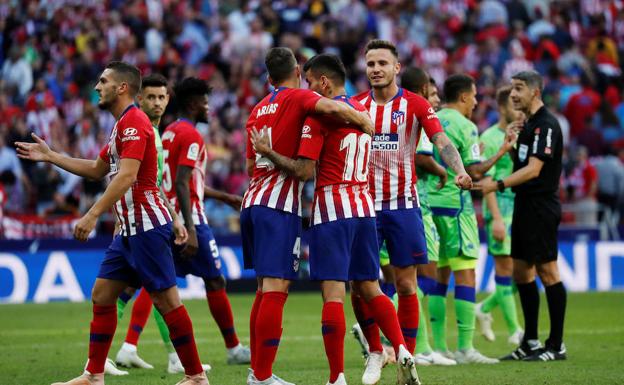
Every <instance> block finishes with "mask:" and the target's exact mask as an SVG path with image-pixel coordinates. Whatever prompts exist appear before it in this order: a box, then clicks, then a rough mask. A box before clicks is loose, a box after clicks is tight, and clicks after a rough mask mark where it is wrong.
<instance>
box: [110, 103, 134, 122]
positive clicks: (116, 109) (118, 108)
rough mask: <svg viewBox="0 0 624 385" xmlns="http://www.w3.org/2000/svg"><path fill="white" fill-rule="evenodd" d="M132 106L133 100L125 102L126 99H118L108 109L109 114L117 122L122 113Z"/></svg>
mask: <svg viewBox="0 0 624 385" xmlns="http://www.w3.org/2000/svg"><path fill="white" fill-rule="evenodd" d="M133 104H134V101H133V100H127V99H125V98H124V99H121V98H120V99H119V100H118V101H117V103H115V104H114V105H112V106H111V108H110V109H109V111H110V113H111V114H113V117H115V120H119V118H121V115H122V114H123V113H124V111H126V109H127V108H128V107H130V106H131V105H133Z"/></svg>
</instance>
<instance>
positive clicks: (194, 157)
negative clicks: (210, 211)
mask: <svg viewBox="0 0 624 385" xmlns="http://www.w3.org/2000/svg"><path fill="white" fill-rule="evenodd" d="M162 143H163V158H164V168H163V182H162V186H163V190H164V191H165V195H166V196H167V199H169V202H171V205H173V207H175V210H176V212H177V213H179V214H180V218H182V220H184V216H183V215H182V212H181V210H180V202H179V201H178V199H177V198H176V191H175V180H176V175H178V167H179V166H188V167H191V168H192V169H193V171H192V172H191V179H190V180H189V192H190V194H191V197H190V201H191V215H192V217H193V224H195V225H201V224H207V223H208V219H207V218H206V213H205V211H204V183H205V182H204V181H205V176H206V163H207V160H208V154H207V153H206V146H205V145H204V139H203V138H202V136H201V135H200V133H199V131H197V129H196V128H195V126H194V125H193V123H192V122H190V121H188V120H186V119H178V120H176V121H175V122H173V123H171V124H170V125H168V126H167V128H166V129H165V132H164V133H163V135H162Z"/></svg>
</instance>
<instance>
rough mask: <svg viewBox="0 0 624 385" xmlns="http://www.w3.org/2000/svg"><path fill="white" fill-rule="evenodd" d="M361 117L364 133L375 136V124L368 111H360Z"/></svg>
mask: <svg viewBox="0 0 624 385" xmlns="http://www.w3.org/2000/svg"><path fill="white" fill-rule="evenodd" d="M360 115H362V121H363V124H362V125H360V128H361V129H362V132H364V133H366V134H368V135H370V136H373V135H374V134H375V123H373V121H372V120H371V117H370V115H369V114H368V111H360Z"/></svg>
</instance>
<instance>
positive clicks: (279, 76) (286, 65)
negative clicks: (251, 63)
mask: <svg viewBox="0 0 624 385" xmlns="http://www.w3.org/2000/svg"><path fill="white" fill-rule="evenodd" d="M264 64H265V65H266V68H267V71H269V76H270V77H271V80H273V81H274V82H276V83H279V82H282V81H284V80H286V79H288V77H289V76H290V75H291V74H292V72H293V71H294V70H295V67H297V60H296V59H295V55H294V54H293V52H292V51H291V49H290V48H287V47H275V48H271V49H270V50H269V52H267V54H266V57H265V58H264Z"/></svg>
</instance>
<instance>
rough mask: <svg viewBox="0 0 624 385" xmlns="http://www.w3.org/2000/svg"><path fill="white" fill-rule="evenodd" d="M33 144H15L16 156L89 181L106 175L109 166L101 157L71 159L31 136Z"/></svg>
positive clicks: (35, 136) (38, 138)
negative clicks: (52, 166)
mask: <svg viewBox="0 0 624 385" xmlns="http://www.w3.org/2000/svg"><path fill="white" fill-rule="evenodd" d="M31 136H32V138H33V139H34V140H35V143H28V142H16V143H15V146H16V148H17V156H18V157H20V158H22V159H28V160H32V161H33V162H48V163H52V164H54V165H55V166H58V167H60V168H62V169H64V170H67V171H69V172H71V173H72V174H76V175H79V176H82V177H85V178H89V179H102V178H103V177H105V176H106V174H108V171H109V165H108V163H107V162H104V161H103V160H102V158H101V157H98V158H97V159H95V160H90V159H80V158H71V157H69V156H67V155H63V154H60V153H58V152H56V151H53V150H52V149H50V147H49V146H48V144H47V143H46V142H45V141H44V140H43V139H41V138H40V137H38V136H37V135H35V134H34V133H33V134H31Z"/></svg>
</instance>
